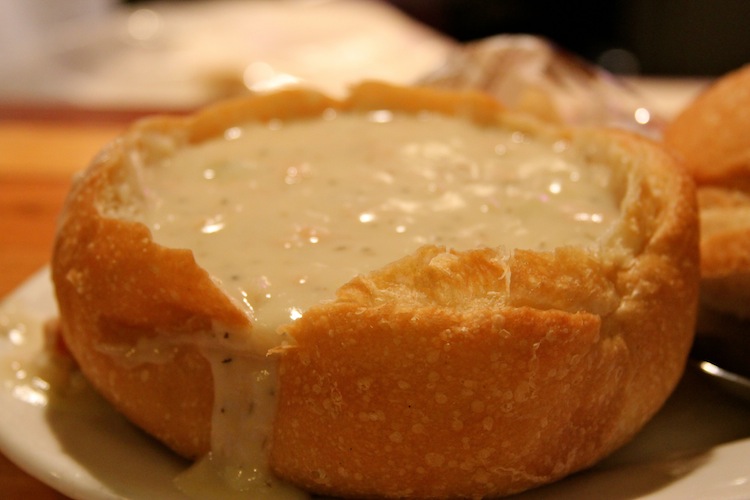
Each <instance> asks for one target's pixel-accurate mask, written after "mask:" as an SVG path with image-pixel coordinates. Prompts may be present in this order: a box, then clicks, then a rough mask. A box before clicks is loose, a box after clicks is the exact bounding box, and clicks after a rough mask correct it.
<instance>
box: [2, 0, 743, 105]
mask: <svg viewBox="0 0 750 500" xmlns="http://www.w3.org/2000/svg"><path fill="white" fill-rule="evenodd" d="M748 21H750V1H748V0H609V1H600V0H568V1H560V2H548V1H543V0H381V1H378V0H371V1H368V0H350V1H347V0H172V1H158V2H154V1H145V0H64V1H57V0H0V46H1V47H2V51H0V103H6V104H7V103H9V102H10V103H19V102H20V103H29V102H32V103H35V102H47V103H50V102H52V103H59V102H64V103H71V104H74V105H81V106H89V107H91V106H94V107H95V106H104V107H110V108H111V107H134V106H135V107H142V108H161V109H164V108H185V107H194V106H196V105H200V104H202V103H205V102H207V101H210V100H213V99H216V98H221V97H225V96H228V95H233V94H235V93H238V92H242V91H247V90H248V89H249V90H254V89H255V87H257V85H258V84H259V83H260V82H261V81H265V82H269V81H273V82H275V83H276V84H279V83H283V82H284V81H298V80H301V81H304V80H307V81H314V82H316V83H319V84H320V85H321V86H322V87H324V90H331V89H334V90H340V87H341V85H342V84H343V82H345V81H347V80H350V81H353V80H356V79H359V78H367V77H375V78H386V79H391V80H396V81H398V82H410V81H414V80H415V79H417V78H419V77H420V76H421V75H422V74H425V73H427V72H429V71H431V70H432V69H434V68H435V67H437V66H438V65H439V64H440V63H441V62H442V61H444V60H445V57H446V55H447V54H448V53H449V52H450V51H451V50H453V49H455V47H456V46H460V44H464V43H468V42H473V41H477V40H482V39H485V38H486V37H491V36H494V35H498V34H532V35H538V36H541V37H544V38H545V39H548V40H551V41H553V42H554V43H555V44H557V45H559V46H560V47H562V48H564V49H567V50H568V51H570V52H572V53H575V54H577V55H579V56H580V57H582V58H584V59H585V60H586V61H589V62H591V63H593V64H596V65H599V66H601V67H603V68H605V69H606V70H608V71H611V72H613V73H616V74H621V75H628V76H638V77H643V78H675V77H679V78H685V77H688V78H710V77H714V76H717V75H721V74H723V73H725V72H727V71H730V70H731V69H734V68H737V67H739V66H741V65H743V64H745V63H747V62H749V61H750V30H749V29H748ZM254 86H255V87H254Z"/></svg>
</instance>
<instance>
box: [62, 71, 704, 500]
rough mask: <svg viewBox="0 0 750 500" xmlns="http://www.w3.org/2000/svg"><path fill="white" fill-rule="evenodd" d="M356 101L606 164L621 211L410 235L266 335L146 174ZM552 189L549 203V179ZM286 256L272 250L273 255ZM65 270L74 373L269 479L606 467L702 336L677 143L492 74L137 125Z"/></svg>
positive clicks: (506, 476)
mask: <svg viewBox="0 0 750 500" xmlns="http://www.w3.org/2000/svg"><path fill="white" fill-rule="evenodd" d="M383 112H387V113H385V115H384V114H383ZM350 115H351V116H353V117H354V119H355V120H357V119H359V118H357V117H364V116H369V117H372V116H376V118H377V117H381V118H382V117H383V116H386V117H387V118H388V119H390V118H391V117H393V116H396V117H398V116H402V115H403V116H407V117H408V116H412V117H417V116H418V117H420V118H419V120H422V118H424V121H418V122H414V124H412V125H408V126H409V127H421V128H425V127H431V126H432V125H431V123H433V122H432V121H431V120H432V118H430V117H435V116H438V117H442V119H445V120H447V121H448V122H451V121H461V122H468V126H469V127H470V128H471V130H474V129H476V130H481V131H483V132H481V133H483V134H487V135H493V134H495V133H497V134H498V136H501V135H502V136H504V137H510V138H512V139H511V140H514V141H516V142H518V143H524V144H525V143H528V144H532V143H536V144H540V145H541V147H542V148H547V149H549V150H551V151H555V153H553V154H558V153H557V151H560V153H559V154H560V155H564V158H565V159H566V160H565V161H569V162H573V163H576V164H580V166H581V168H582V169H583V170H582V171H585V170H586V169H588V168H589V167H590V166H592V165H596V168H597V169H598V170H597V171H599V172H605V173H606V178H607V180H606V182H604V183H603V184H602V187H601V189H602V190H603V192H605V193H606V197H607V198H608V199H610V200H612V201H613V203H614V205H615V216H614V217H613V218H612V219H611V220H609V222H608V223H607V224H606V225H605V226H604V227H603V228H602V229H601V231H600V232H599V233H597V234H596V235H595V236H593V237H592V238H591V240H590V241H589V243H587V244H558V245H554V246H552V247H550V248H546V249H540V248H515V247H514V245H513V244H512V241H515V240H512V239H511V236H512V235H511V234H510V231H509V230H507V229H502V228H501V229H495V228H494V226H491V229H492V231H489V232H488V233H489V234H488V235H486V238H487V242H486V243H485V244H477V245H474V246H472V247H471V248H454V247H452V246H445V245H442V244H440V243H439V242H436V241H437V240H436V241H430V242H427V243H424V244H422V245H416V244H415V245H413V248H412V249H411V250H409V251H404V252H403V254H401V255H398V256H397V258H388V259H386V260H384V261H382V262H380V263H379V264H378V265H376V266H374V267H371V268H369V269H362V270H361V271H360V272H358V273H355V274H354V275H352V276H351V277H350V278H348V279H346V280H342V281H341V282H340V283H337V284H336V287H335V288H337V289H336V290H335V291H331V292H330V295H329V296H325V297H324V299H323V300H320V301H316V302H315V303H313V304H311V305H309V306H307V307H305V308H304V309H303V310H301V311H297V312H298V314H297V315H296V316H293V317H292V319H291V320H289V321H287V322H282V323H280V324H278V325H272V328H270V330H269V329H268V328H266V330H269V331H270V332H271V333H269V331H266V332H265V333H263V334H261V332H260V328H259V327H258V326H257V325H256V323H255V319H254V316H253V314H254V313H253V311H255V310H254V309H252V304H249V305H248V304H243V303H242V297H240V298H237V296H236V295H234V294H233V292H232V291H231V290H229V288H230V286H229V284H228V283H227V282H226V281H219V279H218V278H217V276H216V275H215V274H214V273H213V271H212V270H211V269H209V268H208V267H205V268H204V267H202V264H201V260H200V258H198V257H196V255H198V254H199V253H200V252H198V251H192V250H191V249H189V248H173V247H169V246H165V245H163V244H160V243H157V242H156V241H155V236H156V235H158V234H159V231H156V230H155V229H154V227H149V225H147V223H145V222H143V220H145V219H144V216H143V213H144V211H146V210H147V207H148V206H150V204H151V203H152V201H153V200H154V199H157V200H158V199H161V198H160V197H161V196H162V194H160V193H159V192H158V190H157V189H156V188H155V187H154V186H152V185H150V184H149V180H148V179H151V177H150V176H151V175H152V174H151V173H149V169H156V168H161V166H162V165H164V164H167V163H170V162H171V163H175V162H174V161H172V160H173V159H174V158H178V157H179V158H182V156H180V155H183V154H187V153H189V152H190V151H192V150H193V149H192V148H200V147H203V146H204V145H206V144H208V143H211V144H214V145H216V144H219V146H218V147H219V151H223V149H222V148H224V146H222V145H221V144H223V142H222V141H226V142H230V141H231V140H232V138H233V136H234V134H235V132H228V131H237V130H238V128H237V127H241V126H244V125H243V124H247V123H250V124H253V123H254V124H256V125H258V126H261V127H267V126H269V127H272V128H277V129H279V130H280V131H281V132H283V131H284V129H285V127H286V126H287V124H292V123H296V122H300V121H301V122H305V123H307V124H308V125H309V126H311V127H313V128H315V127H317V125H315V124H316V123H322V122H326V121H328V122H330V121H334V122H335V121H336V120H338V119H339V117H342V116H350ZM425 117H426V118H425ZM378 119H380V118H378ZM386 121H387V120H386ZM382 125H383V126H385V127H388V126H389V125H388V124H387V123H383V124H382ZM253 126H255V125H253ZM472 127H473V128H472ZM347 130H348V129H347ZM245 133H247V132H245ZM347 133H348V132H346V130H344V131H343V132H340V135H331V134H324V135H323V138H322V139H320V140H322V141H324V142H323V146H322V149H324V150H326V151H329V150H331V151H332V150H337V148H338V147H344V145H346V144H348V141H349V138H348V137H347ZM469 133H470V134H473V133H474V132H469ZM477 133H479V132H477ZM352 134H353V133H352ZM350 135H351V134H350ZM365 135H366V134H360V135H359V137H360V139H361V140H363V141H365V143H367V142H366V141H368V140H370V139H362V137H364V136H365ZM251 136H252V134H249V137H250V138H252V137H251ZM376 137H377V136H376ZM316 140H318V139H316ZM352 140H353V139H352ZM373 140H377V139H373ZM435 140H437V139H435ZM279 144H280V146H277V147H278V148H280V149H282V150H284V151H286V149H285V148H290V147H291V146H289V145H288V143H286V142H283V141H282V142H280V143H279ZM357 144H359V143H357ZM378 144H379V147H381V146H382V147H384V148H385V149H386V150H387V149H388V146H389V145H390V142H388V141H386V142H385V143H384V144H383V143H382V141H381V142H379V143H378ZM430 144H433V143H430ZM317 145H318V146H319V147H320V146H321V145H320V144H317ZM402 146H403V145H402ZM407 146H408V144H407ZM212 147H213V146H212ZM227 147H228V146H227ZM272 147H276V146H272ZM456 147H458V146H456ZM524 147H525V146H524ZM358 148H360V149H361V147H360V146H358ZM427 150H429V151H433V150H434V149H430V148H427V149H426V151H427ZM438 150H439V151H442V150H440V149H439V148H438ZM355 152H356V149H355ZM449 156H450V155H449ZM428 157H430V158H432V157H431V156H430V155H429V154H425V155H424V156H423V157H420V158H422V159H424V158H428ZM440 158H444V157H442V156H439V155H438V159H440ZM238 161H239V160H238ZM436 161H437V160H436ZM440 161H442V160H440ZM462 162H463V160H461V161H460V162H458V163H459V164H461V165H464V163H462ZM347 168H348V167H347ZM493 168H494V167H493ZM576 168H578V167H576ZM591 168H593V167H591ZM447 172H448V173H450V170H448V171H447ZM170 175H172V174H170ZM211 175H213V174H211ZM395 175H396V176H397V175H399V172H396V174H395ZM492 175H495V174H492ZM494 178H495V177H493V179H494ZM287 180H289V179H287ZM181 182H182V180H181V178H180V176H179V175H178V176H175V177H174V178H172V177H170V178H169V182H165V183H163V186H166V187H162V188H160V189H163V190H164V191H165V192H166V191H167V190H170V189H180V188H179V186H181ZM290 182H291V181H290ZM573 182H574V183H575V182H577V180H576V179H573ZM373 185H378V184H377V183H374V182H373ZM472 185H473V184H472ZM482 186H485V184H481V185H480V186H479V187H478V188H477V189H478V190H479V191H477V192H480V191H481V192H484V191H482V189H484V188H482ZM485 187H486V186H485ZM500 187H502V183H501V182H499V181H498V183H497V185H495V186H494V187H493V189H496V188H497V189H499V188H500ZM480 188H481V189H480ZM376 189H377V188H376ZM538 194H539V195H540V197H541V198H544V200H545V203H547V204H548V205H549V204H550V200H554V196H551V193H550V192H549V190H547V186H545V187H544V189H543V190H542V191H540V192H539V193H538ZM552 194H554V193H552ZM542 195H543V196H542ZM164 196H166V194H164ZM192 196H194V198H191V200H195V201H196V203H197V201H198V200H197V197H204V196H208V194H206V193H203V192H198V193H195V194H193V195H192ZM249 196H251V195H248V197H249ZM541 198H540V199H541ZM312 199H313V200H315V201H316V203H319V204H322V203H323V202H324V201H325V200H323V199H322V197H317V198H316V197H315V195H313V198H312ZM441 199H442V198H441ZM532 201H533V200H532ZM530 203H531V202H530ZM551 203H552V204H554V203H555V202H554V201H551ZM188 205H190V203H188ZM459 205H460V203H459ZM267 219H268V220H269V221H270V222H271V226H274V225H277V224H279V225H280V224H281V222H280V219H279V222H277V221H276V219H274V218H271V216H270V215H269V216H268V217H266V218H262V219H261V220H263V221H265V220H267ZM360 220H361V221H362V219H360ZM365 222H367V221H366V220H365V221H364V222H362V223H363V224H364V223H365ZM258 224H260V223H258ZM203 227H204V229H205V227H206V226H203ZM217 227H218V226H217ZM331 227H334V228H336V227H338V222H337V221H333V222H331ZM461 227H463V226H461ZM542 227H543V226H542ZM571 227H572V226H571ZM211 228H213V229H211V230H214V229H216V227H215V226H211ZM552 229H555V230H558V229H560V227H556V228H552V227H549V228H548V229H547V230H549V231H552ZM521 230H522V232H523V230H524V229H523V228H521ZM245 234H246V236H247V237H248V239H247V241H246V243H245V244H243V245H242V247H241V252H240V254H246V255H248V256H253V255H254V251H256V244H257V245H259V244H260V243H259V241H258V238H259V236H258V234H260V233H259V232H255V231H254V230H253V227H252V226H251V227H249V228H247V229H246V231H245ZM305 234H307V236H309V234H308V233H305ZM316 234H317V233H316ZM321 234H324V235H325V234H327V233H321ZM315 238H317V236H315ZM373 238H374V239H377V238H379V236H375V237H373ZM311 241H312V240H311ZM226 250H227V248H226V247H225V248H212V249H211V250H210V251H211V252H213V253H214V254H218V255H221V254H222V252H223V251H226ZM282 253H283V251H281V250H280V251H279V252H278V253H277V254H272V255H263V256H262V257H263V258H264V259H268V260H267V262H268V265H269V266H270V265H271V262H273V261H274V259H277V258H280V254H282ZM305 265H306V264H305V263H304V262H302V268H303V269H304V268H305ZM310 266H312V264H310ZM333 267H335V266H333ZM52 271H53V279H54V284H55V290H56V294H57V299H58V302H59V309H60V320H61V321H60V323H61V329H62V334H63V338H64V340H65V342H66V344H67V346H68V348H69V349H70V351H71V352H72V354H73V356H74V357H75V358H76V360H77V361H78V363H79V365H80V369H81V370H82V371H83V373H84V374H85V375H86V376H87V378H88V379H89V380H90V381H91V383H92V384H93V386H94V387H95V388H96V389H97V390H98V391H99V392H101V394H102V395H104V397H105V398H107V399H108V400H109V401H110V402H111V403H112V404H113V405H114V406H115V407H116V408H117V409H118V410H119V411H120V412H122V413H123V414H124V415H125V416H126V417H127V418H129V419H130V420H131V421H132V422H133V423H135V424H136V425H138V426H140V427H141V428H142V429H144V430H145V431H146V432H148V433H150V434H151V435H153V436H155V437H156V438H157V439H158V440H160V441H162V442H164V443H165V444H166V445H167V446H169V447H170V448H172V449H173V450H175V451H176V452H177V453H179V454H181V455H183V456H185V457H189V458H193V459H199V458H200V457H204V456H206V455H207V454H209V455H210V457H211V461H212V463H213V465H214V466H216V465H217V464H218V467H214V468H215V469H218V470H226V468H229V469H230V470H234V471H235V472H237V471H242V470H246V467H247V466H248V464H250V463H253V464H255V465H253V467H255V468H257V469H258V470H260V471H261V473H265V474H266V475H265V476H264V477H266V478H271V477H273V478H276V482H273V481H272V480H271V479H269V480H268V482H269V483H271V484H279V481H281V482H284V483H288V484H292V485H294V486H296V487H298V488H300V489H302V490H304V491H307V492H312V493H317V494H324V495H334V496H342V497H414V498H428V497H431V498H435V497H474V498H477V497H487V496H498V495H506V494H510V493H513V492H518V491H522V490H525V489H528V488H531V487H534V486H538V485H541V484H545V483H549V482H551V481H555V480H557V479H560V478H562V477H564V476H566V475H568V474H570V473H572V472H574V471H578V470H581V469H583V468H586V467H589V466H591V465H592V464H594V463H596V462H597V461H599V460H600V459H602V458H603V457H605V456H607V455H608V454H610V453H611V452H612V451H613V450H615V449H617V448H618V447H620V446H621V445H623V444H624V443H626V442H627V441H629V440H630V439H631V438H632V437H633V436H634V435H635V434H636V433H637V432H638V431H639V429H641V427H642V426H643V425H644V424H645V423H646V422H647V421H648V420H649V419H650V418H651V417H652V416H653V415H654V414H655V413H656V412H657V411H658V410H659V408H660V407H661V406H662V404H663V403H664V401H665V400H666V398H667V397H668V396H669V394H670V393H671V391H672V390H673V388H674V387H675V385H676V383H677V381H678V380H679V378H680V376H681V374H682V372H683V368H684V366H685V361H686V356H687V353H688V350H689V347H690V344H691V341H692V338H693V328H694V322H695V309H696V302H697V294H698V278H699V273H698V230H697V216H696V201H695V193H694V188H693V184H692V181H691V180H690V179H689V177H688V176H687V175H686V174H685V173H684V172H683V171H682V170H680V169H679V168H677V167H676V166H675V165H674V163H673V160H672V159H671V157H670V156H669V155H668V154H666V153H665V152H664V151H662V149H661V148H660V147H659V146H657V145H655V144H653V143H651V142H649V141H647V140H645V139H643V138H640V137H637V136H634V135H631V134H627V133H623V132H616V131H611V130H593V129H587V130H573V129H563V128H553V127H550V126H548V125H543V124H541V123H538V122H536V121H534V120H533V119H531V118H529V117H525V116H521V115H514V114H511V113H509V112H507V111H504V110H503V109H502V107H501V106H500V105H499V104H497V103H496V102H495V101H493V100H492V99H490V98H489V97H485V96H483V95H480V94H475V93H466V92H461V93H458V92H455V93H454V92H447V91H437V90H431V89H426V88H406V87H396V86H390V85H385V84H380V83H364V84H361V85H359V86H356V87H354V88H353V89H352V92H351V94H350V96H349V97H347V98H346V99H343V100H336V99H332V98H329V97H325V96H323V95H321V94H319V93H317V92H314V91H310V90H300V89H296V90H286V91H279V92H277V93H273V94H267V95H258V96H251V97H247V98H243V99H239V100H234V101H231V102H226V103H221V104H218V105H215V106H212V107H209V108H208V109H205V110H203V111H200V112H198V113H196V114H194V115H191V116H188V117H171V118H170V117H156V118H152V119H148V120H145V121H140V122H138V123H136V124H134V125H133V126H132V127H131V128H130V129H129V130H128V131H127V132H126V133H124V134H123V135H122V137H120V138H119V139H117V140H116V141H115V142H113V143H112V144H110V145H109V146H108V147H107V148H106V149H105V150H104V151H103V152H102V153H101V154H100V155H99V156H98V157H97V158H96V159H95V160H94V162H93V163H92V165H91V166H90V167H89V168H88V169H87V170H86V171H85V172H84V173H82V174H81V175H80V176H79V177H78V178H77V179H76V182H75V184H74V187H73V189H72V191H71V193H70V196H69V198H68V200H67V203H66V206H65V209H64V212H63V214H62V216H61V219H60V225H59V231H58V235H57V240H56V245H55V250H54V257H53V260H52ZM232 370H234V371H232ZM251 410H252V411H251ZM250 413H252V414H253V415H254V416H255V415H257V414H258V413H260V414H263V415H264V416H261V417H258V418H259V419H257V420H248V419H246V418H245V415H249V414H250ZM248 418H249V417H248ZM253 418H255V417H253ZM264 426H265V427H264ZM248 450H254V451H253V452H250V451H248ZM256 452H257V453H256ZM251 455H257V456H255V458H253V457H252V456H251ZM258 456H259V457H261V458H260V459H259V461H258V458H257V457H258ZM253 460H255V461H254V462H253ZM243 467H245V469H243ZM239 475H242V474H239ZM244 479H247V478H246V477H243V481H244ZM248 481H249V482H248V483H244V482H241V484H234V485H233V487H236V488H239V489H247V488H250V489H252V488H253V487H254V486H252V485H249V483H251V482H252V481H251V480H248Z"/></svg>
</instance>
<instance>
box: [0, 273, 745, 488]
mask: <svg viewBox="0 0 750 500" xmlns="http://www.w3.org/2000/svg"><path fill="white" fill-rule="evenodd" d="M52 297H53V295H52V289H51V285H50V281H49V278H48V271H47V270H46V269H45V270H42V271H40V272H39V273H38V274H36V275H35V276H33V277H32V278H31V279H30V280H29V281H28V282H27V283H25V284H24V285H23V286H21V287H20V288H19V289H18V290H16V291H15V292H14V293H13V294H11V295H10V296H9V297H8V298H7V299H6V300H5V301H4V302H3V303H2V304H1V305H0V374H1V376H2V390H0V451H1V452H2V453H3V454H5V455H6V456H7V457H9V458H10V459H11V460H12V461H14V462H15V463H17V464H18V465H19V466H20V467H21V468H22V469H24V470H26V471H27V472H29V473H30V474H31V475H33V476H35V477H37V478H38V479H39V480H41V481H43V482H45V483H47V484H49V485H50V486H52V487H53V488H56V489H57V490H59V491H61V492H62V493H64V494H66V495H69V496H71V497H74V498H80V499H86V500H94V499H96V500H98V499H121V498H129V499H148V498H159V499H162V500H171V499H185V498H186V497H185V496H184V495H183V494H181V493H180V492H179V491H178V490H177V489H176V488H175V487H174V485H173V479H174V477H175V476H176V475H177V474H179V473H180V472H181V471H182V470H184V468H185V467H186V466H187V464H186V463H185V462H184V461H182V460H181V459H179V458H177V457H175V456H174V455H173V454H171V453H170V452H169V451H167V450H165V449H164V448H163V447H162V446H160V445H159V444H158V443H156V442H154V441H153V440H151V439H150V438H148V437H147V436H145V435H144V434H143V433H141V432H139V431H138V430H137V429H135V428H134V427H133V426H131V425H130V424H129V423H128V422H127V421H125V419H123V418H122V417H121V416H120V415H118V414H117V413H116V412H114V411H113V410H112V409H111V408H110V407H109V406H108V405H107V404H105V403H104V402H103V401H102V400H100V399H99V398H98V397H96V396H95V395H93V394H92V393H91V392H90V390H89V389H88V388H87V386H85V384H84V385H83V386H82V387H78V386H77V385H76V384H73V386H74V387H78V388H77V389H76V390H73V391H72V392H71V393H70V394H67V395H61V394H58V393H57V392H56V389H55V388H54V387H51V388H47V387H45V386H44V384H43V383H42V382H40V380H41V379H35V378H34V377H33V376H32V374H33V373H34V369H33V366H34V362H33V359H35V358H38V357H39V356H40V352H41V349H42V344H41V339H42V327H43V324H44V322H45V321H46V320H47V319H48V318H50V317H53V316H54V315H55V303H54V300H53V298H52ZM13 363H19V364H17V365H14V364H13ZM24 370H26V371H24ZM514 498H518V499H519V500H520V499H524V500H528V499H547V498H554V499H556V500H558V499H581V498H609V499H633V498H648V499H657V500H666V499H680V500H685V499H706V498H710V499H714V500H719V499H738V498H750V405H748V404H747V403H746V402H743V401H741V400H739V399H733V398H731V397H729V396H727V395H725V394H723V393H721V392H719V391H717V390H716V389H715V388H714V386H713V385H711V384H710V382H709V381H707V380H704V379H703V378H702V377H701V376H700V375H699V374H698V373H696V372H693V371H689V372H688V373H687V374H686V376H685V377H684V379H683V381H682V383H681V384H680V386H679V387H678V389H677V391H676V392H675V394H674V395H673V397H672V398H671V399H670V400H669V401H668V403H667V405H666V406H665V407H664V408H663V410H662V411H661V412H660V413H659V415H657V417H656V418H655V419H654V420H653V421H652V422H651V423H650V424H649V425H648V426H647V427H646V428H645V429H644V430H643V431H642V432H641V434H639V436H638V437H637V438H636V439H635V440H634V441H633V442H632V443H630V444H629V445H628V446H626V447H625V448H623V449H622V450H620V451H619V452H617V453H616V454H615V455H613V456H611V457H610V458H608V459H607V460H605V461H604V462H602V463H601V464H599V465H598V466H597V467H595V468H594V469H591V470H589V471H586V472H583V473H580V474H577V475H574V476H572V477H570V478H568V479H566V480H563V481H561V482H558V483H556V484H553V485H550V486H547V487H544V488H540V489H538V490H534V491H532V492H528V493H525V494H522V495H519V496H518V497H514Z"/></svg>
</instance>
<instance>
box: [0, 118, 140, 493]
mask: <svg viewBox="0 0 750 500" xmlns="http://www.w3.org/2000/svg"><path fill="white" fill-rule="evenodd" d="M147 113H149V111H146V110H144V111H87V110H79V109H73V108H40V107H22V106H3V105H0V297H5V296H7V295H8V294H9V293H11V292H12V291H13V290H14V289H15V288H16V287H18V286H19V285H20V284H21V283H23V281H24V280H26V279H27V278H29V277H30V276H31V275H32V274H33V273H34V272H35V271H37V270H39V269H40V268H41V267H43V266H44V265H45V264H46V263H47V262H49V258H50V252H51V248H52V241H53V238H54V232H55V224H56V219H57V214H58V213H59V212H60V209H61V207H62V205H63V202H64V199H65V196H66V193H67V191H68V188H69V186H70V183H71V178H72V176H73V175H74V174H75V172H77V171H79V170H81V169H82V168H84V167H85V166H86V165H87V164H88V162H89V161H90V159H91V158H92V157H93V156H94V155H95V154H96V152H97V151H98V150H99V149H100V148H101V147H102V146H103V145H104V144H105V143H106V142H107V141H109V140H111V139H112V138H113V137H115V136H116V135H117V134H118V133H120V132H121V131H122V130H123V129H124V128H125V127H126V125H127V124H128V123H130V122H131V121H132V120H133V119H135V118H137V117H138V116H141V115H143V114H147ZM0 411H2V409H0ZM0 498H7V499H9V500H15V499H21V498H29V499H32V498H33V499H35V500H45V499H62V498H66V497H65V496H63V495H62V494H60V493H58V492H56V491H54V490H52V489H51V488H49V487H47V486H46V485H44V484H42V483H41V482H39V481H38V480H36V479H34V478H33V477H31V476H29V475H28V474H26V473H25V472H23V471H22V470H20V469H19V468H18V467H16V466H15V465H14V464H13V463H11V462H10V461H9V460H8V459H7V458H5V457H4V456H3V455H2V454H0Z"/></svg>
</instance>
